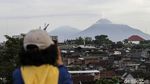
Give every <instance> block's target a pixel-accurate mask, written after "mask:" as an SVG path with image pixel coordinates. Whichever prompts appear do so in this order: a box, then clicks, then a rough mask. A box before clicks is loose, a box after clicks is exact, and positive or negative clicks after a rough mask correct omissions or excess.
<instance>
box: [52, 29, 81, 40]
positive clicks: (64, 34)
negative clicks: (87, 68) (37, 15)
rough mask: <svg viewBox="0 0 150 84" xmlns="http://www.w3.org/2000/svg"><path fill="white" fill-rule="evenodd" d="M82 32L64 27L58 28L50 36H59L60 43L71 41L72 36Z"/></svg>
mask: <svg viewBox="0 0 150 84" xmlns="http://www.w3.org/2000/svg"><path fill="white" fill-rule="evenodd" d="M79 32H80V30H78V29H76V28H73V27H70V26H62V27H58V28H56V29H54V30H52V31H50V32H49V34H50V35H54V36H58V40H59V41H60V42H62V41H64V40H67V39H71V36H73V35H75V34H77V33H79Z"/></svg>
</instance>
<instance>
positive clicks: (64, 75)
mask: <svg viewBox="0 0 150 84" xmlns="http://www.w3.org/2000/svg"><path fill="white" fill-rule="evenodd" d="M58 68H59V84H73V81H72V78H71V75H70V74H69V72H68V70H67V68H66V67H65V66H63V65H60V66H58Z"/></svg>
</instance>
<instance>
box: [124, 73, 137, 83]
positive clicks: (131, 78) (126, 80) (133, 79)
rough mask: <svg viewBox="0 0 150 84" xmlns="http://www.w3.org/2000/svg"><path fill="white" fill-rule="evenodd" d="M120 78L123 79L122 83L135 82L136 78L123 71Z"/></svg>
mask: <svg viewBox="0 0 150 84" xmlns="http://www.w3.org/2000/svg"><path fill="white" fill-rule="evenodd" d="M121 79H122V80H124V84H136V83H137V80H136V79H135V78H134V77H133V76H132V75H131V74H128V73H124V74H123V75H122V77H121Z"/></svg>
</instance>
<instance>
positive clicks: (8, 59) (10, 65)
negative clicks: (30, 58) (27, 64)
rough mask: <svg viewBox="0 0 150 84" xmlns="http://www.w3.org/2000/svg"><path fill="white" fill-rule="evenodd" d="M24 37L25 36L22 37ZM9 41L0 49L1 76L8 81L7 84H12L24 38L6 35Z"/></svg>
mask: <svg viewBox="0 0 150 84" xmlns="http://www.w3.org/2000/svg"><path fill="white" fill-rule="evenodd" d="M21 36H22V37H23V36H24V35H21ZM5 38H6V39H7V40H6V42H5V44H4V45H3V46H1V47H2V49H0V52H1V53H0V59H1V62H0V72H1V73H0V74H2V75H3V77H4V78H6V80H7V84H11V83H12V79H11V78H12V71H13V70H14V69H15V68H16V67H17V66H18V65H19V59H18V54H19V51H20V49H21V45H22V41H23V38H19V37H18V38H17V37H15V38H14V37H11V36H8V35H5Z"/></svg>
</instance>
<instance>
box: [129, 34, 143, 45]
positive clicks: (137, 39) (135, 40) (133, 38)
mask: <svg viewBox="0 0 150 84" xmlns="http://www.w3.org/2000/svg"><path fill="white" fill-rule="evenodd" d="M144 40H145V39H143V38H142V37H140V36H138V35H132V36H131V37H129V38H128V43H133V44H139V43H140V41H144Z"/></svg>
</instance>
